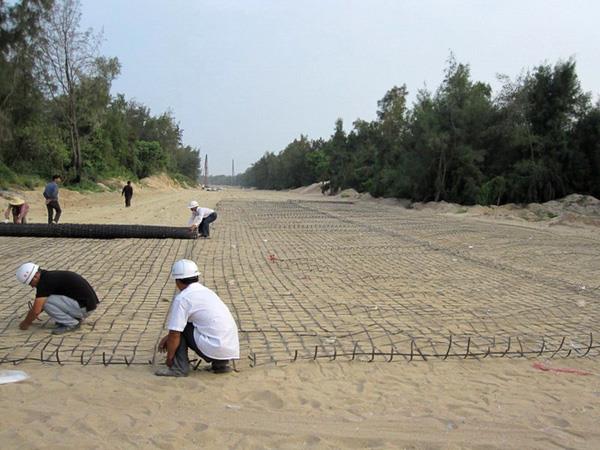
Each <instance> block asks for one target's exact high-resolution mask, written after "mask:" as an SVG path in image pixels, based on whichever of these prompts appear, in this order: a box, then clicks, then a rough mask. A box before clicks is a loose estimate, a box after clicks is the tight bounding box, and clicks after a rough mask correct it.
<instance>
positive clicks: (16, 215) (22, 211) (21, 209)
mask: <svg viewBox="0 0 600 450" xmlns="http://www.w3.org/2000/svg"><path fill="white" fill-rule="evenodd" d="M11 212H12V217H13V223H27V213H28V212H29V205H28V204H27V203H25V200H23V199H22V198H19V197H11V198H9V199H8V208H6V211H4V223H8V222H9V218H10V214H11Z"/></svg>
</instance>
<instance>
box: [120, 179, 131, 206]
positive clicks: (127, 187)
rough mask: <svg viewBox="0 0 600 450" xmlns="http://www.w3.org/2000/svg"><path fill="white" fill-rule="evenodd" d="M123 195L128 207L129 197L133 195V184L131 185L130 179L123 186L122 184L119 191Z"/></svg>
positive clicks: (129, 203) (129, 204)
mask: <svg viewBox="0 0 600 450" xmlns="http://www.w3.org/2000/svg"><path fill="white" fill-rule="evenodd" d="M123 195H124V196H125V207H126V208H129V207H130V206H131V197H133V186H131V181H128V182H127V184H126V185H125V186H123V190H122V191H121V196H123Z"/></svg>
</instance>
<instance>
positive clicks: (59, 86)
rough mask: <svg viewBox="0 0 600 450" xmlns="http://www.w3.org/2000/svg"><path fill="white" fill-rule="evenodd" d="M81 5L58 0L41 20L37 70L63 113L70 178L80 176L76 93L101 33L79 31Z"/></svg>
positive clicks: (88, 71)
mask: <svg viewBox="0 0 600 450" xmlns="http://www.w3.org/2000/svg"><path fill="white" fill-rule="evenodd" d="M80 23H81V4H80V2H79V1H78V0H57V1H56V2H55V3H54V6H53V7H52V9H51V11H50V14H49V15H48V16H47V17H46V20H44V22H43V30H44V33H43V35H42V36H41V38H40V40H39V56H38V59H37V61H38V66H37V67H38V70H39V75H40V78H41V80H42V81H43V86H44V88H45V90H46V93H47V94H48V95H49V96H50V97H51V98H53V99H54V101H55V102H57V103H58V105H59V108H60V110H61V111H63V113H64V118H65V121H66V123H67V129H68V133H69V138H70V139H69V140H70V143H71V165H72V169H73V180H74V181H76V182H77V181H80V180H81V176H82V166H83V161H82V155H81V142H80V134H79V120H80V119H79V115H78V102H79V97H78V93H79V90H80V87H81V83H82V79H83V78H85V77H87V76H92V73H93V71H94V70H95V69H96V68H97V66H96V65H95V62H96V57H97V53H98V47H99V43H100V36H98V35H96V34H94V32H93V31H92V30H91V29H90V30H86V31H82V30H81V29H80Z"/></svg>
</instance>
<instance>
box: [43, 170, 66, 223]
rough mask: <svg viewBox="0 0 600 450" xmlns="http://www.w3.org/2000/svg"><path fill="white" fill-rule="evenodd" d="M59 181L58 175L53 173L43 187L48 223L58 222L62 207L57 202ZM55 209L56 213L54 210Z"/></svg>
mask: <svg viewBox="0 0 600 450" xmlns="http://www.w3.org/2000/svg"><path fill="white" fill-rule="evenodd" d="M60 182H61V177H60V175H53V176H52V181H50V182H49V183H48V184H47V185H46V188H45V189H44V193H43V195H44V198H45V199H46V209H47V210H48V223H49V224H51V223H58V219H60V214H61V213H62V209H60V205H59V204H58V183H60ZM55 211H56V215H54V212H55Z"/></svg>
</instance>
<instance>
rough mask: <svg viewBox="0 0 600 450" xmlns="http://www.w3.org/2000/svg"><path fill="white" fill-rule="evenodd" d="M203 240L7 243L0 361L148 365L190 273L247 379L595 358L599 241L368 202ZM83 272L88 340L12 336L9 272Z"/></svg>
mask: <svg viewBox="0 0 600 450" xmlns="http://www.w3.org/2000/svg"><path fill="white" fill-rule="evenodd" d="M218 214H219V219H218V221H217V222H215V223H214V224H213V226H212V233H211V235H212V237H211V239H210V240H198V241H181V240H171V239H165V240H142V239H118V240H108V241H102V240H86V239H47V238H13V237H10V238H9V237H0V252H1V257H2V261H3V265H2V268H1V269H0V335H2V337H3V339H2V344H1V345H0V362H19V361H22V360H30V359H38V360H40V359H41V360H44V361H50V362H60V363H82V364H127V365H130V364H147V363H148V361H152V360H153V359H154V357H155V356H156V354H155V345H156V343H157V341H158V339H159V337H160V336H161V334H162V333H163V325H164V318H165V316H166V313H167V311H168V307H169V300H170V299H171V297H172V295H173V294H174V288H173V284H172V281H171V280H170V279H169V269H170V266H171V264H172V262H173V261H175V260H176V259H178V258H181V257H189V258H191V259H194V260H195V261H196V262H197V263H198V265H199V267H200V270H201V272H202V274H203V275H202V278H203V282H204V284H206V285H207V286H209V287H210V288H212V289H214V290H215V291H217V292H218V293H219V295H220V296H221V298H222V299H223V300H224V301H225V302H226V303H227V304H228V305H229V307H230V308H231V310H232V313H233V315H234V317H235V319H236V321H237V323H238V325H239V329H240V341H241V347H242V358H243V361H245V362H247V363H248V364H249V365H250V366H256V365H262V364H268V363H276V364H287V363H290V362H293V361H299V360H305V359H319V360H334V359H342V360H355V361H390V362H391V361H406V360H423V359H432V358H434V359H447V358H493V357H532V356H543V357H574V356H581V357H583V356H587V357H591V356H598V355H599V354H600V346H599V345H598V344H596V340H595V337H596V335H597V334H598V332H599V330H598V328H599V327H600V325H599V323H600V322H599V320H598V319H600V302H599V300H600V299H599V297H600V290H599V289H598V288H597V287H595V286H594V283H595V282H597V281H596V280H598V279H600V277H599V275H600V265H599V264H598V263H597V258H596V257H595V255H598V254H599V250H600V240H596V239H591V238H585V237H582V236H574V235H573V234H568V235H567V234H561V233H559V232H558V231H554V230H543V229H536V228H531V227H523V226H519V225H518V224H514V225H511V224H500V223H495V222H479V221H477V220H474V219H466V218H461V217H456V216H441V215H433V214H428V213H425V212H418V211H408V210H404V209H402V208H399V207H392V206H385V205H379V204H375V203H360V202H357V203H351V202H348V203H340V202H335V203H333V202H327V201H323V202H303V201H287V202H274V201H245V200H235V201H234V200H229V201H223V202H221V203H220V204H219V206H218ZM29 259H34V260H37V261H38V262H40V264H41V265H42V267H48V268H63V269H70V270H75V271H77V272H80V273H82V274H83V275H84V276H85V277H86V278H88V279H89V280H90V282H92V284H93V285H94V287H96V289H97V291H98V292H99V294H100V296H101V298H102V299H103V303H102V305H101V306H100V307H99V309H98V311H97V313H95V314H94V315H92V316H91V317H90V319H89V320H88V323H87V325H86V326H85V327H84V328H83V330H82V332H79V333H72V334H68V335H65V336H58V337H57V336H52V335H50V334H49V327H50V326H51V323H49V321H47V320H46V321H45V322H42V323H41V325H42V328H41V329H40V328H39V326H33V327H32V328H31V329H30V331H27V332H23V331H20V330H18V327H17V325H18V323H19V321H20V320H21V319H22V317H23V316H24V315H25V312H26V308H27V300H28V299H30V298H32V292H31V289H30V288H28V287H23V286H20V285H18V284H17V283H16V281H15V279H14V270H15V268H16V267H17V266H18V265H19V264H20V263H21V262H23V261H26V260H29Z"/></svg>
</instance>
